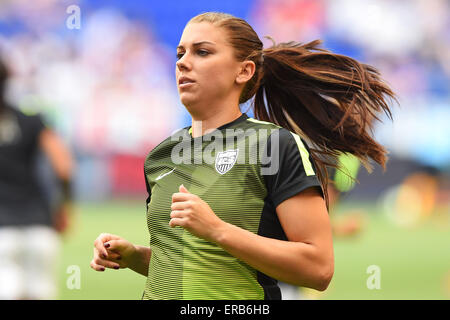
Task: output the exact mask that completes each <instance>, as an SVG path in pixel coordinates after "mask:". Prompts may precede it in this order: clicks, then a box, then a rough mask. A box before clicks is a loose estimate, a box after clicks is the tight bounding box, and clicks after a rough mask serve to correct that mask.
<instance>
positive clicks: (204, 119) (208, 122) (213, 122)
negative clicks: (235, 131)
mask: <svg viewBox="0 0 450 320" xmlns="http://www.w3.org/2000/svg"><path fill="white" fill-rule="evenodd" d="M241 115H242V112H241V111H240V110H239V106H238V107H236V108H232V109H230V108H229V109H222V110H214V112H208V113H204V114H196V115H192V137H194V138H196V137H200V136H202V135H205V134H207V133H209V132H211V131H213V130H214V129H217V128H219V127H220V126H223V125H224V124H227V123H230V122H232V121H233V120H236V119H237V118H239V117H240V116H241Z"/></svg>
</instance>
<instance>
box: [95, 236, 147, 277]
mask: <svg viewBox="0 0 450 320" xmlns="http://www.w3.org/2000/svg"><path fill="white" fill-rule="evenodd" d="M150 256H151V249H150V248H148V247H144V246H137V245H133V244H132V243H131V242H129V241H127V240H125V239H123V238H121V237H119V236H116V235H113V234H108V233H102V234H100V235H99V236H98V237H97V239H95V241H94V258H93V259H92V261H91V268H92V269H94V270H96V271H105V268H110V269H120V268H129V269H131V270H133V271H135V272H137V273H139V274H142V275H143V276H147V275H148V266H149V263H150Z"/></svg>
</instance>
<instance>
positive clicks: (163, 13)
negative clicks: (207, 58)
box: [0, 0, 450, 299]
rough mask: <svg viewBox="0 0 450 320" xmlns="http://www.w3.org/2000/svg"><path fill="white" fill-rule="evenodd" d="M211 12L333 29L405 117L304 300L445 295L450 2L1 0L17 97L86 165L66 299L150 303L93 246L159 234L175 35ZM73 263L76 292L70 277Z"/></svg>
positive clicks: (68, 251) (292, 32) (177, 119)
mask: <svg viewBox="0 0 450 320" xmlns="http://www.w3.org/2000/svg"><path fill="white" fill-rule="evenodd" d="M71 5H76V6H77V7H78V8H79V9H80V14H81V16H80V17H81V20H80V21H81V23H80V28H79V29H70V28H68V27H67V25H66V22H67V19H68V18H69V17H70V16H71V14H72V13H73V12H72V11H70V10H69V12H68V11H67V9H68V8H69V6H71ZM204 11H224V12H229V13H232V14H234V15H237V16H240V17H243V18H245V19H246V20H247V21H248V22H249V23H250V24H251V25H252V26H254V28H255V30H256V31H257V32H258V34H259V35H260V37H261V38H262V37H263V36H265V35H270V36H271V37H273V38H274V39H275V40H276V41H277V42H282V41H290V40H294V41H299V42H307V41H311V40H314V39H317V38H319V39H322V40H323V47H324V48H327V49H330V50H332V51H335V52H338V53H342V54H345V55H349V56H351V57H353V58H356V59H358V60H360V61H362V62H365V63H368V64H372V65H374V66H376V67H377V68H378V69H379V70H380V71H381V73H382V75H383V77H384V78H385V79H386V80H387V82H388V83H389V84H390V85H391V86H392V88H393V89H394V91H395V92H396V93H397V94H398V96H399V102H400V107H397V106H395V107H394V109H393V110H394V121H393V122H391V121H390V120H387V119H386V121H384V123H382V124H379V125H377V127H376V130H375V132H374V134H375V136H376V137H377V139H379V140H380V141H381V142H382V143H383V144H384V145H385V146H386V147H387V148H388V149H389V152H390V160H389V162H388V165H387V171H386V172H383V171H382V170H381V169H380V168H378V167H375V169H374V172H373V173H372V174H371V175H369V174H368V173H367V172H366V171H365V170H364V169H361V170H360V172H359V175H358V180H359V182H360V183H359V184H358V185H357V186H356V187H355V188H354V189H353V190H351V191H349V192H347V193H345V194H344V195H343V196H342V198H341V200H342V201H341V202H340V203H339V205H338V206H337V207H336V208H335V209H334V212H332V218H333V220H335V221H336V223H339V221H340V219H344V218H345V217H346V216H353V217H355V216H357V217H358V219H359V221H360V222H361V225H362V229H361V231H360V232H358V233H356V234H353V235H351V236H342V237H338V236H336V239H335V257H336V270H335V276H334V278H333V281H332V283H331V285H330V287H329V289H328V290H327V291H326V292H325V293H321V294H317V293H314V292H312V291H311V292H309V291H307V292H306V293H305V297H306V298H311V299H449V298H450V205H449V202H450V200H449V199H450V197H449V194H450V179H449V174H450V126H449V125H448V122H449V120H450V1H448V0H433V1H426V0H408V1H405V0H402V1H399V0H366V1H358V0H333V1H331V0H329V1H325V0H228V1H219V0H196V1H186V2H184V1H183V2H182V1H171V0H169V1H163V2H159V1H145V2H144V1H131V0H130V1H119V0H90V1H87V0H78V1H77V0H70V1H65V0H34V1H26V0H14V1H12V0H10V1H8V0H2V1H0V51H1V52H3V53H4V55H5V58H6V59H7V62H8V65H9V66H10V67H11V68H12V70H13V77H12V81H11V82H10V84H9V87H8V100H9V101H10V102H11V103H13V104H14V105H16V106H18V108H20V109H22V110H26V111H28V112H40V113H42V114H43V115H44V117H45V120H46V122H47V125H48V126H50V127H51V128H53V129H55V130H56V131H57V132H58V133H59V134H60V135H61V136H63V137H64V139H65V141H66V143H67V144H68V145H69V146H70V148H71V150H72V152H73V154H74V156H75V159H76V163H77V169H76V176H75V181H74V190H75V197H76V203H75V214H74V217H73V219H72V225H71V227H70V229H69V232H67V233H66V234H64V235H63V238H62V240H63V241H62V248H61V249H62V250H61V259H60V261H59V267H58V270H59V273H58V279H59V288H60V290H59V298H60V299H140V297H141V294H142V290H143V288H144V282H145V279H144V278H143V277H142V276H139V275H136V274H134V273H133V272H131V271H129V270H121V271H116V270H107V271H106V272H105V273H96V272H95V271H93V270H92V269H90V267H89V262H90V260H91V259H92V250H93V245H92V244H93V241H94V239H95V238H96V237H97V236H98V234H99V233H101V232H109V233H115V234H119V235H121V236H123V237H125V238H127V239H129V240H130V241H133V242H135V243H137V244H141V245H145V244H146V243H147V242H148V233H147V227H146V218H145V197H146V195H145V184H144V179H143V170H142V166H143V161H144V158H145V156H146V154H147V152H148V151H150V150H151V149H152V147H154V146H155V145H156V144H158V143H159V142H160V141H161V140H163V139H164V138H165V137H167V136H168V135H169V134H170V133H171V132H173V131H174V130H175V129H177V128H180V127H184V126H187V125H189V124H190V117H189V114H188V113H187V112H186V111H185V110H184V107H183V106H182V105H181V104H180V102H179V100H178V95H177V89H176V84H175V81H174V79H175V78H174V63H175V47H176V45H177V43H178V40H179V37H180V35H181V33H182V30H183V27H184V25H185V23H186V22H187V21H188V20H189V19H190V18H191V17H192V16H194V15H196V14H198V13H201V12H204ZM265 44H266V45H270V42H267V43H265ZM247 107H248V106H243V108H244V109H243V111H246V110H247ZM248 113H249V115H252V114H251V112H248ZM40 171H41V175H42V176H45V174H43V172H45V170H44V169H43V168H41V169H40ZM47 171H48V170H47ZM48 173H49V172H47V173H46V174H48ZM44 178H45V177H44ZM73 265H75V266H79V268H80V270H81V287H80V288H79V289H70V288H69V287H68V286H67V281H68V277H69V276H70V273H68V272H67V271H68V268H69V267H70V266H73ZM371 265H376V266H378V267H379V268H380V271H381V287H380V288H379V289H369V288H368V287H367V279H368V277H369V276H370V274H369V273H367V268H368V267H369V266H371ZM0 285H1V284H0Z"/></svg>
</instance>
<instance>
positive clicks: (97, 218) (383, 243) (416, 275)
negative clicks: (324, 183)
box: [59, 200, 450, 300]
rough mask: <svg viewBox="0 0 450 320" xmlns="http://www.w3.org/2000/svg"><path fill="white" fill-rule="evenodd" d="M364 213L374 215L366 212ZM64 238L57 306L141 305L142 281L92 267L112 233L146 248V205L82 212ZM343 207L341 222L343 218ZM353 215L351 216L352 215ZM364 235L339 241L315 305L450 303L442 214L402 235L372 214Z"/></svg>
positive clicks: (447, 234) (448, 225) (447, 237)
mask: <svg viewBox="0 0 450 320" xmlns="http://www.w3.org/2000/svg"><path fill="white" fill-rule="evenodd" d="M366 208H370V207H368V206H366ZM76 209H77V211H76V212H77V215H76V218H75V219H74V225H73V226H72V228H71V230H70V232H69V233H68V234H67V235H66V236H65V237H64V239H63V245H62V254H61V259H60V263H59V288H60V292H59V298H60V299H101V300H103V299H140V298H141V295H142V291H143V288H144V285H145V277H143V276H141V275H138V274H136V273H134V272H132V271H130V270H112V269H107V270H106V271H105V272H95V271H94V270H92V269H91V268H90V266H89V263H90V261H91V259H92V253H93V241H94V239H95V238H96V237H97V236H98V235H99V234H100V233H102V232H108V233H114V234H118V235H121V236H122V237H124V238H126V239H128V240H130V241H132V242H134V243H136V244H140V245H146V244H147V242H148V234H147V225H146V217H145V202H144V200H142V201H139V202H138V201H129V202H127V201H114V202H113V203H108V204H82V205H78V206H77V208H76ZM347 209H349V207H348V206H347V207H346V206H345V205H344V206H342V207H341V209H340V210H341V211H342V212H341V211H338V212H337V215H343V214H344V213H343V212H345V210H347ZM350 209H351V208H350ZM365 220H366V224H365V228H364V232H362V233H361V234H359V235H357V236H355V237H352V238H336V239H335V242H334V248H335V274H334V277H333V280H332V282H331V284H330V286H329V288H328V289H327V291H325V292H324V293H320V294H319V295H316V294H315V292H313V291H308V293H307V296H308V297H314V298H317V299H450V220H449V214H448V213H445V214H442V215H439V216H437V217H436V218H433V219H428V220H427V221H425V222H424V223H421V224H420V225H416V226H414V227H409V228H401V227H399V226H396V225H394V224H393V223H392V222H391V221H389V220H388V219H387V218H386V217H385V215H383V214H381V213H379V212H377V210H375V209H373V208H372V212H370V214H368V215H366V216H365ZM72 265H75V266H78V267H79V268H80V279H81V286H80V289H69V288H68V286H67V281H68V280H70V277H71V275H72V274H70V273H67V270H68V268H69V267H70V266H72ZM371 265H376V266H378V267H379V270H380V289H372V290H371V289H368V288H367V284H366V283H367V279H368V278H369V277H370V276H371V274H368V273H367V268H368V267H369V266H371Z"/></svg>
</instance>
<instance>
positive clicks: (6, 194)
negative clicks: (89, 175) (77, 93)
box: [0, 57, 73, 299]
mask: <svg viewBox="0 0 450 320" xmlns="http://www.w3.org/2000/svg"><path fill="white" fill-rule="evenodd" d="M7 80H8V69H7V67H6V65H5V63H4V62H3V61H2V60H1V57H0V299H54V298H56V294H57V289H56V288H57V286H56V282H55V278H54V277H55V271H56V270H55V263H56V259H57V257H58V250H59V236H58V232H60V233H62V232H63V231H65V230H66V228H67V226H68V221H69V220H68V219H69V216H68V215H69V211H70V199H71V197H70V181H71V177H72V166H73V162H72V158H71V155H70V152H69V150H68V149H67V148H66V147H65V145H64V143H63V142H62V140H61V139H60V138H59V137H58V136H57V135H56V134H55V133H54V132H53V131H52V130H50V129H48V128H46V127H45V125H44V124H43V122H42V120H41V118H40V116H38V115H25V114H24V113H22V112H20V111H19V110H17V109H15V108H13V107H11V106H9V105H8V104H7V102H6V101H5V100H6V99H5V89H6V84H7ZM40 152H42V153H43V154H44V155H45V156H46V158H47V159H48V161H49V163H50V164H51V167H52V168H53V171H54V173H55V175H56V176H57V177H58V179H59V180H60V185H61V190H62V191H61V194H62V197H59V198H60V199H59V200H58V202H59V203H58V204H57V205H55V204H54V203H53V204H51V203H49V199H47V198H46V196H45V194H46V192H45V190H43V188H44V186H43V184H42V183H40V181H39V180H38V178H37V175H36V168H37V161H38V155H39V153H40ZM52 208H53V209H52ZM54 208H56V209H54Z"/></svg>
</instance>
